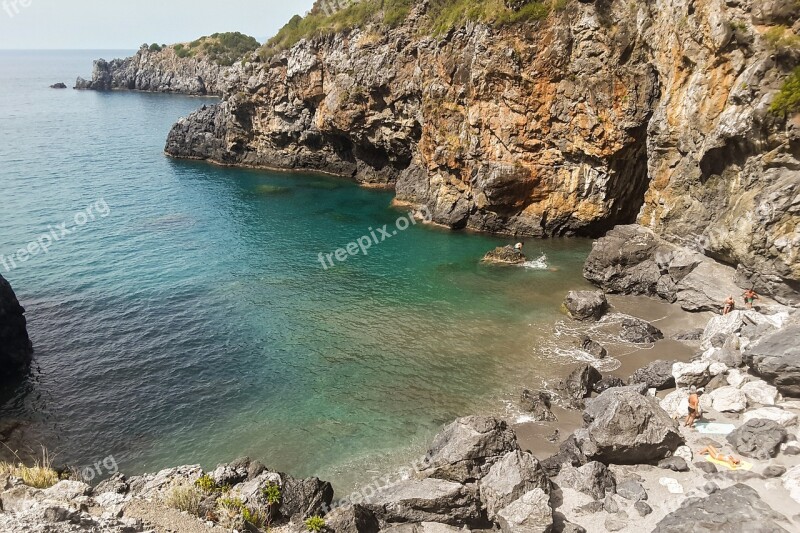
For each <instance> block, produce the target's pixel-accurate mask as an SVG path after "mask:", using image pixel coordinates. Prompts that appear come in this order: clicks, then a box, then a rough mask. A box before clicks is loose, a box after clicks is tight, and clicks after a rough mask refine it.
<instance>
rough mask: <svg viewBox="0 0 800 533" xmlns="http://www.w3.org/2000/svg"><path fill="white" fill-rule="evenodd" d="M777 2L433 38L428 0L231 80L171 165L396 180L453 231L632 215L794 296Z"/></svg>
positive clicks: (782, 15)
mask: <svg viewBox="0 0 800 533" xmlns="http://www.w3.org/2000/svg"><path fill="white" fill-rule="evenodd" d="M773 4H774V5H773ZM784 4H786V2H766V3H764V2H755V1H750V0H737V1H735V2H734V1H728V2H725V1H723V0H669V1H666V0H660V1H656V2H637V3H634V4H631V3H629V2H621V1H602V2H600V1H598V2H577V1H571V2H568V3H567V6H566V8H565V9H564V10H561V11H557V12H555V13H553V14H551V15H550V17H549V18H547V19H546V20H541V21H534V22H528V23H524V24H519V25H514V26H505V27H502V28H491V27H489V26H486V25H482V24H468V25H466V27H462V28H458V29H454V30H451V31H450V32H449V33H447V34H446V35H443V36H439V37H425V36H423V35H425V31H424V30H421V27H422V26H423V25H424V22H425V20H426V17H427V16H428V15H427V14H426V10H427V2H424V1H422V2H419V3H417V4H416V6H415V7H414V8H413V9H412V11H411V14H410V15H409V17H408V19H407V20H406V21H405V22H404V23H403V24H401V25H400V26H399V27H397V28H395V29H392V30H389V31H388V32H387V30H386V29H385V28H383V27H379V26H369V25H366V26H365V27H362V28H360V29H356V30H353V31H351V32H347V33H340V34H337V35H334V36H330V37H326V38H319V39H314V40H304V41H301V42H299V43H298V44H297V45H295V46H294V47H293V48H291V49H290V50H287V51H285V52H281V53H279V54H277V55H276V56H274V57H273V58H272V59H271V60H270V61H269V63H268V64H262V63H247V64H245V65H236V66H234V67H233V68H232V69H231V70H229V71H228V72H227V73H226V74H225V76H224V81H223V82H222V87H223V92H224V94H225V96H224V101H223V102H222V103H221V104H219V105H217V106H211V107H206V108H204V109H202V110H200V111H198V112H196V113H194V114H192V115H191V116H189V117H188V118H186V119H183V120H181V121H180V122H179V123H178V124H176V125H175V126H174V128H173V130H172V132H171V133H170V135H169V138H168V141H167V146H166V151H167V153H168V154H171V155H173V156H176V157H185V158H196V159H208V160H211V161H214V162H217V163H222V164H230V165H245V166H254V167H275V168H284V169H307V170H315V171H324V172H330V173H333V174H337V175H344V176H352V177H354V178H355V179H357V180H359V181H361V182H364V183H368V184H381V185H387V186H393V187H395V189H396V191H397V197H398V199H400V200H403V201H406V202H411V203H416V204H424V205H426V206H427V207H428V208H429V209H430V211H431V213H433V219H434V221H435V222H438V223H442V224H445V225H448V226H450V227H452V228H462V227H469V228H473V229H478V230H486V231H494V232H505V233H516V234H521V235H532V236H551V235H574V234H580V235H592V236H594V235H599V234H601V233H603V232H605V231H606V230H608V229H609V228H610V227H612V226H614V225H615V224H620V223H630V222H634V221H636V220H638V221H639V222H640V223H641V224H643V225H645V226H647V227H650V228H652V229H653V230H655V232H656V233H658V234H660V235H663V236H664V237H666V238H667V239H669V240H671V241H673V242H677V243H679V244H683V245H689V246H691V247H693V248H694V249H696V250H697V251H699V252H702V253H704V254H706V255H711V256H713V257H714V258H716V259H718V260H720V261H723V262H727V263H730V264H732V265H735V266H738V267H739V270H740V274H741V275H742V276H743V277H746V278H748V279H749V278H757V279H759V280H761V282H762V283H763V284H767V283H772V282H776V283H779V284H782V285H786V284H789V285H792V286H795V287H797V286H798V285H800V261H798V258H797V244H798V243H800V233H798V229H797V221H798V218H799V217H798V215H799V214H800V196H798V190H799V189H800V178H799V177H798V176H800V175H799V174H798V172H797V171H798V170H800V161H798V158H797V157H796V155H797V154H798V148H799V147H800V138H798V133H800V128H799V127H798V126H800V124H799V123H798V121H797V120H794V119H789V120H787V119H786V118H784V117H778V116H776V115H774V114H772V113H770V112H769V111H768V107H769V103H770V102H771V101H772V99H773V98H774V96H775V94H776V93H777V90H778V89H779V88H780V87H781V84H782V80H783V79H784V78H785V77H786V74H787V72H789V71H790V70H791V68H792V67H793V66H794V65H795V64H796V62H797V57H796V56H797V55H798V54H797V52H795V51H794V50H792V49H779V50H775V49H773V48H772V47H771V45H770V44H769V43H768V41H767V39H766V38H765V37H764V35H763V34H764V33H765V32H766V31H767V30H768V29H769V28H770V27H773V26H775V25H777V24H779V23H780V24H786V23H787V21H789V23H791V21H792V20H795V19H796V16H795V15H796V13H795V11H797V10H798V8H796V7H794V4H792V5H791V6H789V5H788V4H786V5H784ZM787 10H788V11H789V14H788V15H787V13H786V11H787Z"/></svg>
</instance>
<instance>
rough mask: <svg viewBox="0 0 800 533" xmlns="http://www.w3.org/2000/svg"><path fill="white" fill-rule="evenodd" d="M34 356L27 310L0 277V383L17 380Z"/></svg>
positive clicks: (6, 282)
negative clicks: (26, 315) (28, 328)
mask: <svg viewBox="0 0 800 533" xmlns="http://www.w3.org/2000/svg"><path fill="white" fill-rule="evenodd" d="M32 354H33V346H32V345H31V341H30V339H29V338H28V330H27V327H26V320H25V309H23V307H22V306H21V305H20V304H19V301H18V300H17V296H16V294H14V291H13V289H12V288H11V285H10V284H9V283H8V281H6V280H5V278H3V276H0V382H2V381H4V380H11V379H16V378H18V377H19V376H20V375H22V374H23V373H24V372H26V371H27V369H28V368H29V367H30V364H31V356H32Z"/></svg>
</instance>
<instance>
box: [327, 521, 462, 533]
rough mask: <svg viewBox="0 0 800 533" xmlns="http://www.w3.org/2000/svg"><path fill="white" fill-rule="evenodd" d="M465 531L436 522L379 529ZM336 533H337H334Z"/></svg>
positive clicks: (401, 532)
mask: <svg viewBox="0 0 800 533" xmlns="http://www.w3.org/2000/svg"><path fill="white" fill-rule="evenodd" d="M464 531H469V530H466V529H462V528H458V527H454V526H448V525H447V524H438V523H436V522H422V523H421V524H400V525H396V526H390V527H387V528H386V529H381V533H383V532H386V533H464ZM336 533H338V531H337V532H336Z"/></svg>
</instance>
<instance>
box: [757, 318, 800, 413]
mask: <svg viewBox="0 0 800 533" xmlns="http://www.w3.org/2000/svg"><path fill="white" fill-rule="evenodd" d="M798 338H800V325H790V326H787V327H785V328H783V329H781V330H778V331H776V332H775V333H771V334H770V335H767V336H766V337H764V338H762V339H761V340H760V341H759V342H757V343H756V344H754V345H751V346H749V347H748V348H747V350H746V353H745V358H746V362H747V364H748V365H749V366H750V367H751V368H752V369H753V372H755V374H756V375H758V376H760V377H762V378H764V379H765V380H766V381H767V382H769V383H772V384H773V385H775V386H776V387H777V388H778V390H779V391H780V393H781V394H783V395H784V396H790V397H792V398H798V397H800V343H799V342H797V339H798Z"/></svg>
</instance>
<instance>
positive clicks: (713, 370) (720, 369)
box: [708, 363, 728, 376]
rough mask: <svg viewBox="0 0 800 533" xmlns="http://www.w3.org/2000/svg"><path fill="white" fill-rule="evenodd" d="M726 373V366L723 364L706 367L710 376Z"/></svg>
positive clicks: (712, 364)
mask: <svg viewBox="0 0 800 533" xmlns="http://www.w3.org/2000/svg"><path fill="white" fill-rule="evenodd" d="M727 371H728V365H726V364H725V363H711V364H710V365H708V373H709V374H711V375H712V376H719V375H720V374H724V373H725V372H727Z"/></svg>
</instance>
